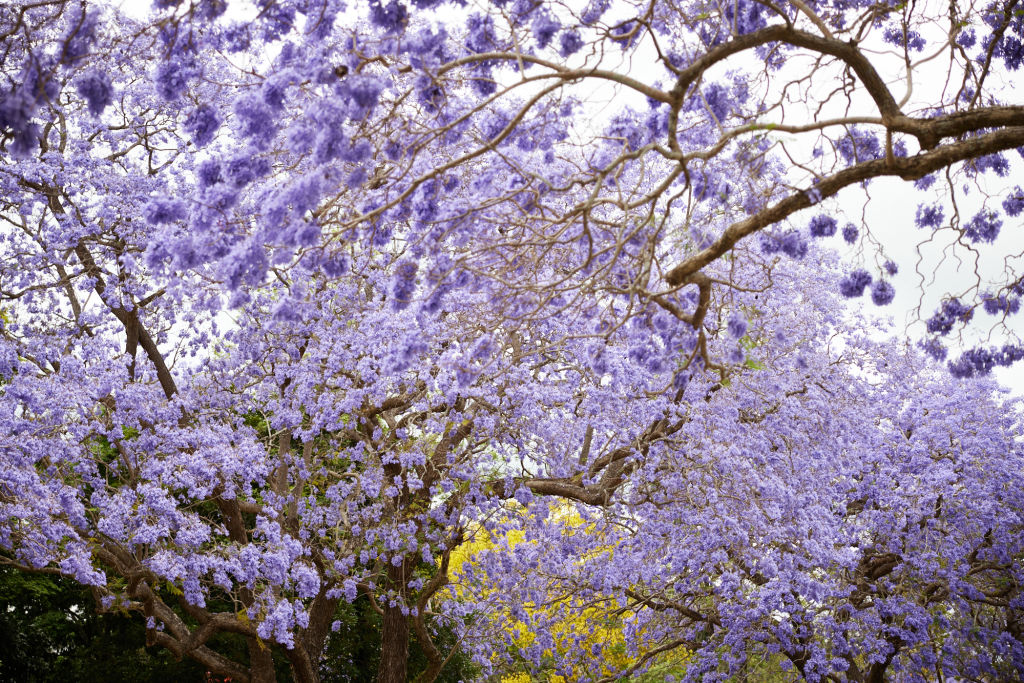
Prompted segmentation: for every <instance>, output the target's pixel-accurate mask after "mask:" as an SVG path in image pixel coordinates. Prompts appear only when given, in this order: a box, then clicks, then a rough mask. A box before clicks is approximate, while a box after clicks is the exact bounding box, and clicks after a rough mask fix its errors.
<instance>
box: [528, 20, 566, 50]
mask: <svg viewBox="0 0 1024 683" xmlns="http://www.w3.org/2000/svg"><path fill="white" fill-rule="evenodd" d="M530 28H531V29H532V31H533V37H534V40H536V41H537V46H538V47H540V48H541V49H543V48H546V47H547V46H548V44H549V43H550V42H551V39H552V38H554V37H555V34H556V33H557V32H558V30H559V29H561V28H562V25H561V24H559V23H558V21H557V20H556V19H555V18H554V16H552V15H551V13H550V12H547V11H546V10H542V11H540V12H537V13H536V14H535V15H534V17H533V24H532V25H531V27H530Z"/></svg>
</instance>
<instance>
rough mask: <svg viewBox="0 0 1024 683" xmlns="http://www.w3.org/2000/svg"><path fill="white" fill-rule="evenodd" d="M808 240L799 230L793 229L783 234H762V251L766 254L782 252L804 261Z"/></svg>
mask: <svg viewBox="0 0 1024 683" xmlns="http://www.w3.org/2000/svg"><path fill="white" fill-rule="evenodd" d="M807 248H808V247H807V240H805V239H804V237H803V235H801V234H800V231H799V230H795V229H791V230H787V231H785V232H783V233H781V234H775V233H766V232H762V233H761V251H763V252H764V253H765V254H775V253H778V252H782V253H783V254H785V255H786V256H789V257H790V258H794V259H802V258H803V257H804V256H806V255H807Z"/></svg>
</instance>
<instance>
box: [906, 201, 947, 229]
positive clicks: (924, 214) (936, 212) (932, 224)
mask: <svg viewBox="0 0 1024 683" xmlns="http://www.w3.org/2000/svg"><path fill="white" fill-rule="evenodd" d="M944 218H945V214H944V212H943V210H942V207H941V206H939V205H938V204H934V205H932V206H925V205H924V204H919V205H918V207H917V213H915V214H914V225H916V226H917V227H919V228H931V229H933V230H934V229H936V228H938V227H939V226H940V225H942V221H943V219H944Z"/></svg>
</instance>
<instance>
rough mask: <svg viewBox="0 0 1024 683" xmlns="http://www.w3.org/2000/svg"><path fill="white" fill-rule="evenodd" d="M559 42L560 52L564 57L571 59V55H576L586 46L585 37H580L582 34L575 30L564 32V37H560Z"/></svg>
mask: <svg viewBox="0 0 1024 683" xmlns="http://www.w3.org/2000/svg"><path fill="white" fill-rule="evenodd" d="M559 42H560V49H559V51H558V52H559V54H560V55H562V56H563V57H569V56H570V55H574V54H576V53H577V52H579V51H580V49H581V48H582V47H583V45H584V42H583V37H582V36H581V35H580V32H579V31H577V30H575V29H572V30H569V31H563V32H562V35H561V36H560V37H559Z"/></svg>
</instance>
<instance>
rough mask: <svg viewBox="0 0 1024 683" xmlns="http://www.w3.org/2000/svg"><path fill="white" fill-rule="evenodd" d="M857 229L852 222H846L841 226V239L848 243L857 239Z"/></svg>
mask: <svg viewBox="0 0 1024 683" xmlns="http://www.w3.org/2000/svg"><path fill="white" fill-rule="evenodd" d="M857 235H858V230H857V226H856V225H854V224H853V223H847V224H846V225H844V226H843V239H844V240H845V241H846V242H847V243H848V244H853V243H854V242H856V241H857Z"/></svg>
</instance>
